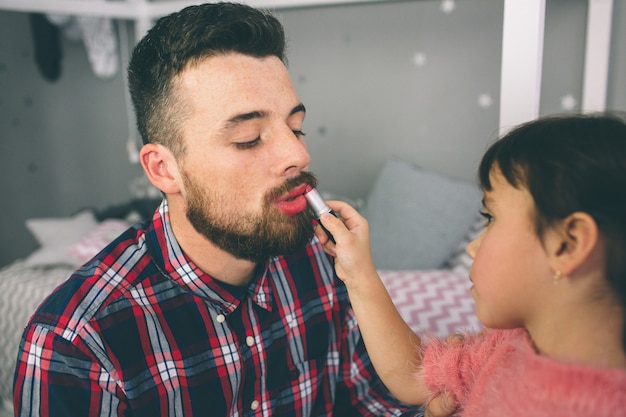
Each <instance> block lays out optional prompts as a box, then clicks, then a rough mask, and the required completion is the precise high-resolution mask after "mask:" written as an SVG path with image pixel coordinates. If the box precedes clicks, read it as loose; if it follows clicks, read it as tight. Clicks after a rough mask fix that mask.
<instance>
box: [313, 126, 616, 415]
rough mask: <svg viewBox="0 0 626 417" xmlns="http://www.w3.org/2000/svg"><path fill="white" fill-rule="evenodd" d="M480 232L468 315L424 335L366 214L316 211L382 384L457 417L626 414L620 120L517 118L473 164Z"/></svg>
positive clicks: (473, 250) (473, 247)
mask: <svg viewBox="0 0 626 417" xmlns="http://www.w3.org/2000/svg"><path fill="white" fill-rule="evenodd" d="M479 179H480V185H481V188H482V190H483V196H484V197H483V207H484V210H483V212H482V214H483V216H484V217H485V219H486V225H485V229H484V231H483V232H482V233H481V235H480V236H479V237H478V238H476V240H474V241H473V242H471V243H470V244H469V245H468V247H467V253H468V254H469V255H470V256H471V257H472V258H473V259H474V262H473V265H472V268H471V272H470V276H469V279H470V280H471V281H472V284H473V287H472V288H471V294H472V297H473V298H474V300H475V302H476V314H477V315H478V318H479V319H480V320H481V322H482V323H483V324H484V325H485V327H486V328H487V330H486V331H483V332H481V333H479V334H471V335H470V334H468V335H464V336H463V338H462V339H463V340H462V341H461V342H457V343H454V344H453V343H446V342H445V341H441V340H436V339H433V340H429V341H428V343H424V344H422V341H421V340H420V339H419V337H418V336H417V335H415V334H414V333H413V332H412V331H411V330H410V329H409V327H408V326H407V325H406V324H405V323H404V321H403V320H402V318H401V317H400V315H399V314H398V312H397V311H396V309H395V308H394V306H393V304H392V301H391V299H390V298H389V296H388V294H387V292H386V290H385V287H384V286H383V284H382V282H381V280H380V278H379V277H378V275H377V273H376V269H375V266H374V264H373V262H372V260H371V256H370V246H369V235H368V225H367V221H366V220H365V219H364V218H363V217H361V216H360V215H359V214H358V213H357V212H356V211H355V210H354V209H352V208H351V207H350V206H348V205H347V204H345V203H341V202H329V205H330V206H331V207H332V208H333V209H334V210H335V211H336V212H338V213H339V214H340V215H341V217H342V218H343V222H344V223H345V225H344V223H342V221H340V220H339V219H336V218H335V217H333V216H331V215H325V216H323V217H322V219H321V221H322V224H323V225H324V226H325V227H326V228H327V229H328V230H329V231H330V233H331V234H333V236H334V238H335V241H336V244H333V243H332V242H329V241H328V238H327V237H326V235H325V234H324V233H323V232H322V231H320V230H318V231H317V232H316V233H317V235H318V237H319V238H320V240H321V241H322V243H324V245H325V249H326V251H327V252H328V253H329V254H331V255H333V256H335V257H336V259H335V268H336V271H337V275H338V276H339V277H340V278H341V279H342V280H343V281H344V282H345V284H346V287H347V288H348V291H349V294H350V298H351V300H352V304H353V307H354V311H355V314H356V316H357V319H358V322H359V326H360V328H361V332H362V334H363V339H364V342H365V344H366V346H367V349H368V352H369V354H370V357H371V359H372V361H373V363H374V366H375V368H376V370H377V372H378V373H379V375H380V376H381V378H382V379H383V381H384V383H385V384H386V385H387V387H388V388H389V389H390V390H391V391H392V392H393V393H394V395H396V396H397V397H398V398H399V399H400V400H403V401H405V402H407V403H411V404H425V403H427V402H428V401H429V400H430V399H431V398H432V397H433V396H434V395H437V394H439V393H441V392H447V393H448V394H452V395H453V396H454V397H455V398H456V401H457V404H458V405H459V414H460V415H463V416H481V417H485V416H533V417H537V416H551V417H555V416H575V415H581V416H616V415H623V414H622V413H624V412H625V410H626V353H625V346H626V340H625V339H626V332H625V330H624V327H625V325H626V320H625V318H624V316H625V311H626V308H625V305H626V300H625V299H626V123H625V122H624V121H623V120H621V119H619V118H617V117H614V116H610V115H594V116H567V117H566V116H563V117H550V118H544V119H539V120H537V121H534V122H531V123H528V124H525V125H522V126H520V127H518V128H517V129H515V130H514V131H512V132H510V133H509V134H507V135H506V136H505V137H504V138H502V139H500V140H499V141H497V142H496V143H495V144H493V145H492V146H491V147H490V148H489V150H488V151H487V153H486V154H485V155H484V157H483V159H482V162H481V164H480V168H479Z"/></svg>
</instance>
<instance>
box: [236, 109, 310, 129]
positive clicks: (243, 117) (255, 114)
mask: <svg viewBox="0 0 626 417" xmlns="http://www.w3.org/2000/svg"><path fill="white" fill-rule="evenodd" d="M300 112H304V113H306V108H305V107H304V104H302V103H299V104H298V105H297V106H295V107H294V108H293V109H291V111H290V112H289V115H290V116H292V115H294V114H296V113H300ZM264 117H267V112H265V111H251V112H249V113H241V114H237V115H235V116H233V117H231V118H230V119H228V120H227V121H226V123H225V124H224V129H230V128H232V127H235V126H237V125H239V124H241V123H243V122H245V121H248V120H252V119H262V118H264Z"/></svg>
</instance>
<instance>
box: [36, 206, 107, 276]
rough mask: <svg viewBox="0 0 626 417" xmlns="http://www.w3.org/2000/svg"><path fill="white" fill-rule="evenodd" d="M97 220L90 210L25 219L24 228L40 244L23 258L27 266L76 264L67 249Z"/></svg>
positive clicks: (85, 233) (87, 231) (90, 229)
mask: <svg viewBox="0 0 626 417" xmlns="http://www.w3.org/2000/svg"><path fill="white" fill-rule="evenodd" d="M97 225H98V222H97V221H96V218H95V217H94V215H93V213H92V212H91V211H87V210H85V211H81V212H79V213H77V214H76V215H74V216H72V217H63V218H36V219H28V220H26V228H28V230H29V231H30V232H31V233H32V234H33V235H34V236H35V239H37V242H38V243H39V245H40V246H41V247H40V248H39V249H37V250H35V251H34V252H33V253H32V254H30V256H28V257H27V258H26V259H25V262H26V264H27V265H29V266H46V265H55V264H70V265H78V264H79V263H77V260H76V259H74V258H72V257H71V256H70V255H69V254H68V253H67V250H68V248H69V247H70V245H72V244H74V243H75V242H77V241H78V240H80V239H81V238H82V237H84V236H85V235H87V233H89V232H91V231H92V230H93V229H94V228H95V227H96V226H97Z"/></svg>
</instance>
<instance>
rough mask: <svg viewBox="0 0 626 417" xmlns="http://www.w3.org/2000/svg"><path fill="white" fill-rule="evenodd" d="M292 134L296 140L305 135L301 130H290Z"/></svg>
mask: <svg viewBox="0 0 626 417" xmlns="http://www.w3.org/2000/svg"><path fill="white" fill-rule="evenodd" d="M292 132H293V134H294V135H296V137H298V138H303V137H305V136H306V133H304V132H303V131H301V130H292Z"/></svg>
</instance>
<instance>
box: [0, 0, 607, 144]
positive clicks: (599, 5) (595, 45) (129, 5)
mask: <svg viewBox="0 0 626 417" xmlns="http://www.w3.org/2000/svg"><path fill="white" fill-rule="evenodd" d="M374 1H385V0H248V1H246V3H248V4H250V5H252V6H255V7H263V8H270V9H281V8H289V9H294V8H301V7H312V6H324V5H331V4H350V3H367V2H374ZM416 1H418V0H416ZM503 1H504V17H503V33H502V66H501V81H500V123H499V124H500V131H501V133H502V132H504V131H506V130H507V129H508V128H509V127H512V126H515V125H517V124H519V123H522V122H525V121H528V120H532V119H534V118H536V117H538V116H539V100H540V89H541V69H542V55H543V34H544V17H545V3H546V0H503ZM201 2H202V1H201V0H200V1H198V0H196V1H192V0H166V1H158V2H151V1H149V0H121V1H111V2H107V1H103V0H95V1H82V0H0V10H7V11H18V12H40V13H60V14H72V15H87V16H100V17H110V18H115V19H126V20H130V21H132V22H133V23H134V25H135V33H136V38H137V39H139V38H141V37H142V36H143V35H144V34H145V32H146V31H147V30H148V29H149V28H150V26H151V25H152V23H153V21H154V20H155V19H156V18H158V17H159V16H163V15H166V14H169V13H172V12H174V11H177V10H180V9H182V8H183V7H185V6H188V5H191V4H198V3H201ZM612 9H613V0H588V13H587V31H586V45H585V66H584V74H583V96H582V111H584V112H590V111H602V110H605V107H606V90H607V81H608V67H609V54H610V42H611V23H612V22H611V20H612V19H611V17H612Z"/></svg>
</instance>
